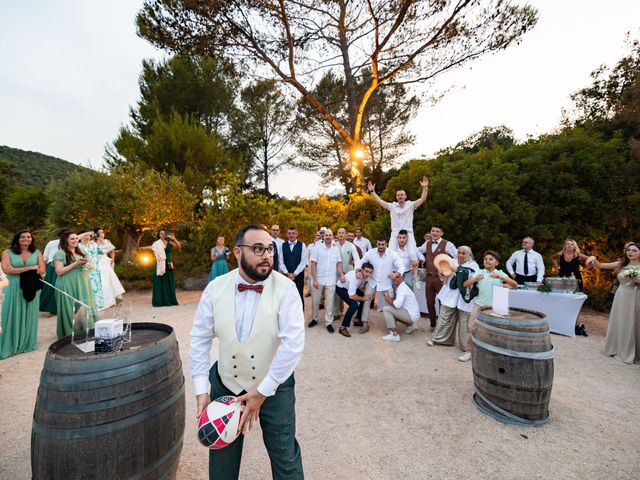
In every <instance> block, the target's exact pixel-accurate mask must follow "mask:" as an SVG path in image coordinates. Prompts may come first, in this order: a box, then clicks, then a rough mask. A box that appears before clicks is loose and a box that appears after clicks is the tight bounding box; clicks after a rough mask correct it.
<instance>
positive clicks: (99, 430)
mask: <svg viewBox="0 0 640 480" xmlns="http://www.w3.org/2000/svg"><path fill="white" fill-rule="evenodd" d="M181 399H184V383H183V384H182V386H181V387H180V390H178V391H177V392H176V393H175V394H174V395H173V396H171V397H169V398H168V399H166V400H165V401H164V402H162V403H159V404H157V405H155V406H154V407H152V408H150V409H148V410H145V411H144V412H140V413H138V414H136V415H133V416H131V417H128V418H125V419H123V420H118V421H116V422H112V423H106V424H104V425H98V426H91V427H82V428H52V427H47V426H45V425H41V424H39V423H38V422H36V421H35V420H34V421H33V432H34V433H36V434H38V435H42V436H43V437H47V438H54V439H57V440H78V439H82V438H93V437H98V436H101V435H108V434H112V433H114V432H117V431H119V430H123V429H125V428H129V427H132V426H134V425H138V424H140V423H142V421H144V420H146V419H147V418H151V417H154V416H156V415H158V414H159V413H161V412H162V411H164V410H166V409H168V408H169V407H171V406H172V405H173V404H174V403H176V402H177V401H178V400H181Z"/></svg>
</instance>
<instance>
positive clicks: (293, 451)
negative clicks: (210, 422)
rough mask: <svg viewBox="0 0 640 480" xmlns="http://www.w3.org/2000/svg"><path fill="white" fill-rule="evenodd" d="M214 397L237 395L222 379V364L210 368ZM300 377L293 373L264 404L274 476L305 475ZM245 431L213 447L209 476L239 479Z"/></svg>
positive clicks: (292, 479) (282, 479)
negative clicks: (299, 437)
mask: <svg viewBox="0 0 640 480" xmlns="http://www.w3.org/2000/svg"><path fill="white" fill-rule="evenodd" d="M209 382H210V383H211V399H216V398H218V397H221V396H223V395H233V396H235V394H234V393H233V392H231V391H230V390H229V389H228V388H227V387H225V386H224V385H223V383H222V381H221V380H220V375H219V374H218V364H217V363H216V364H215V365H214V366H213V367H211V370H210V371H209ZM295 384H296V381H295V379H294V377H293V374H292V375H291V376H290V377H289V378H288V379H287V380H286V381H285V382H284V383H282V384H281V385H280V386H279V387H278V389H277V390H276V393H275V394H274V395H272V396H271V397H267V399H266V400H265V401H264V403H263V404H262V407H261V408H260V427H261V428H262V440H263V441H264V446H265V447H266V448H267V453H268V454H269V460H270V461H271V475H272V477H273V479H274V480H298V479H300V480H301V479H303V478H304V473H303V471H302V455H301V453H300V445H299V444H298V441H297V440H296V410H295V406H296V394H295ZM243 443H244V435H240V436H239V437H238V438H237V439H236V440H235V441H234V442H233V443H232V444H231V445H229V446H227V447H225V448H222V449H219V450H209V480H237V478H238V476H239V474H240V460H241V459H242V445H243Z"/></svg>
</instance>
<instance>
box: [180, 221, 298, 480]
mask: <svg viewBox="0 0 640 480" xmlns="http://www.w3.org/2000/svg"><path fill="white" fill-rule="evenodd" d="M234 244H235V247H234V249H233V250H234V255H235V257H236V260H237V261H238V268H237V269H236V270H232V271H231V272H229V273H227V274H225V275H221V276H219V277H217V278H216V279H214V280H213V281H211V282H210V283H209V285H207V288H205V290H204V292H203V294H202V298H201V299H200V303H199V304H198V307H197V309H196V314H195V317H194V319H193V327H192V329H191V349H190V358H191V374H192V377H193V383H194V387H195V393H196V402H197V408H196V415H197V417H200V415H201V414H202V412H203V411H204V410H205V409H206V408H207V406H208V405H209V403H211V399H212V398H218V397H221V396H223V395H231V396H237V397H238V399H237V401H239V402H244V404H245V410H244V414H243V415H242V419H241V420H240V429H241V430H242V433H243V434H242V435H240V436H239V437H238V438H237V439H236V440H235V441H234V442H233V443H232V444H231V445H229V446H227V447H225V448H222V449H219V450H209V478H210V479H215V480H220V479H225V480H226V479H228V480H234V479H237V478H238V476H239V472H240V461H241V458H242V447H243V443H244V435H245V434H246V433H247V432H248V431H251V429H252V427H253V424H254V423H255V422H256V421H258V419H259V420H260V426H261V428H262V438H263V441H264V445H265V447H266V449H267V453H268V454H269V459H270V461H271V474H272V477H273V478H274V479H280V480H301V479H302V478H304V474H303V470H302V457H301V454H300V446H299V445H298V442H297V440H296V438H295V400H296V397H295V380H294V376H293V371H294V369H295V368H296V366H297V365H298V362H299V361H300V357H301V356H302V351H303V349H304V313H303V312H302V302H301V301H300V296H299V295H298V291H297V289H296V286H295V284H294V283H293V282H292V281H291V280H290V279H288V278H287V277H286V276H284V275H282V274H280V273H278V272H275V271H273V254H274V245H273V239H272V238H271V237H269V234H268V233H267V231H266V230H265V229H263V228H262V227H260V226H259V225H247V226H246V227H244V228H242V229H241V230H240V231H239V232H238V234H237V235H236V237H235V241H234ZM214 336H215V337H217V338H218V339H219V342H220V343H219V347H218V348H219V354H218V361H217V363H215V364H214V365H213V366H212V367H211V368H209V367H210V365H211V364H210V351H211V344H212V341H213V337H214ZM209 385H210V386H211V387H210V388H211V391H210V393H209ZM265 476H266V475H261V477H265Z"/></svg>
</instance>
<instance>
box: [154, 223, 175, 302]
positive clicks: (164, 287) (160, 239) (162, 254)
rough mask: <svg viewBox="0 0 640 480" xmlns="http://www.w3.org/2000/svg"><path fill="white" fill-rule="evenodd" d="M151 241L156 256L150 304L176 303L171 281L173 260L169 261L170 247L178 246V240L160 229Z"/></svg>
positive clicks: (173, 285)
mask: <svg viewBox="0 0 640 480" xmlns="http://www.w3.org/2000/svg"><path fill="white" fill-rule="evenodd" d="M156 238H157V240H156V241H155V242H153V245H152V246H151V249H152V250H153V254H154V255H155V257H156V268H155V269H154V270H153V294H152V298H151V304H152V305H153V306H154V307H169V306H171V305H178V299H177V298H176V286H175V284H174V281H173V262H172V261H171V249H172V248H173V247H175V248H178V249H179V248H180V247H181V245H180V242H178V240H176V238H175V237H174V236H173V235H171V234H167V233H166V232H165V231H164V230H160V231H159V232H158V235H157V236H156Z"/></svg>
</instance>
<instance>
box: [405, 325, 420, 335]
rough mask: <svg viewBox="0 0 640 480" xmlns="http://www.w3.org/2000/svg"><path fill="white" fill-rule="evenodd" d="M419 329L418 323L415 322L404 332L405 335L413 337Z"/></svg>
mask: <svg viewBox="0 0 640 480" xmlns="http://www.w3.org/2000/svg"><path fill="white" fill-rule="evenodd" d="M417 329H418V324H417V323H416V322H413V323H412V324H411V325H409V326H408V327H407V329H406V330H405V331H404V333H405V334H406V335H411V334H412V333H413V332H415V331H416V330H417Z"/></svg>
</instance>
